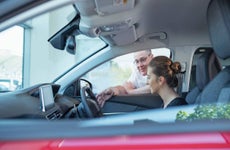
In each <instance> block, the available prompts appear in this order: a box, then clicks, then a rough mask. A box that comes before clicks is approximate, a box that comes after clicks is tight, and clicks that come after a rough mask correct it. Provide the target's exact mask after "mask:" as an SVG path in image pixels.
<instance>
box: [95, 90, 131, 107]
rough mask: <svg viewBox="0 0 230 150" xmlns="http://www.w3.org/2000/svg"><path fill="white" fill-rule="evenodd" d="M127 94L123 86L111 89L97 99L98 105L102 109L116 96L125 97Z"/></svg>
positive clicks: (103, 92) (100, 94)
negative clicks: (106, 102)
mask: <svg viewBox="0 0 230 150" xmlns="http://www.w3.org/2000/svg"><path fill="white" fill-rule="evenodd" d="M125 94H127V92H126V90H125V88H124V87H123V86H116V87H111V88H108V89H105V90H104V91H102V92H101V93H99V94H98V95H97V96H96V98H97V101H98V104H99V105H100V107H101V108H102V107H103V106H104V104H105V101H107V100H108V99H110V98H111V97H112V96H114V95H125Z"/></svg>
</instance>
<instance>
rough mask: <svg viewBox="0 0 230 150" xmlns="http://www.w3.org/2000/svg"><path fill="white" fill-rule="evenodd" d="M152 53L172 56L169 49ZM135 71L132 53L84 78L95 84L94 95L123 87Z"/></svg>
mask: <svg viewBox="0 0 230 150" xmlns="http://www.w3.org/2000/svg"><path fill="white" fill-rule="evenodd" d="M152 53H153V55H154V56H160V55H163V56H167V57H170V54H171V52H170V50H169V49H167V48H158V49H152ZM135 69H136V67H135V65H134V59H133V53H130V54H126V55H123V56H120V57H117V58H114V59H112V60H111V61H108V62H106V63H104V64H102V65H101V66H99V67H97V68H95V69H94V70H92V71H90V72H88V73H87V74H86V75H85V76H84V77H83V78H85V79H87V80H89V81H90V82H91V83H93V91H94V93H99V92H100V91H102V90H104V89H106V88H108V87H111V86H116V85H122V84H123V83H124V82H125V81H127V80H128V79H129V77H130V75H131V73H132V71H134V70H135ZM105 75H106V76H105ZM102 79H103V80H102Z"/></svg>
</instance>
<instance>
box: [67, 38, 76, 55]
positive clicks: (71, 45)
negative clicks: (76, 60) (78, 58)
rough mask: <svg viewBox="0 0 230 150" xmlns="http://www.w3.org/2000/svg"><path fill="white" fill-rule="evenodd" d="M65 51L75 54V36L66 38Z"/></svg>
mask: <svg viewBox="0 0 230 150" xmlns="http://www.w3.org/2000/svg"><path fill="white" fill-rule="evenodd" d="M65 49H66V51H67V52H68V53H70V54H73V55H74V54H75V53H76V39H75V36H73V35H70V36H69V37H68V38H67V41H66V48H65Z"/></svg>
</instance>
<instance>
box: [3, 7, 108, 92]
mask: <svg viewBox="0 0 230 150" xmlns="http://www.w3.org/2000/svg"><path fill="white" fill-rule="evenodd" d="M74 11H75V9H74V8H73V6H72V5H69V6H65V7H63V8H60V9H57V10H54V11H52V12H48V13H46V14H43V15H40V16H38V17H35V18H32V19H30V20H27V21H26V22H24V23H22V24H23V26H24V27H25V28H22V27H19V26H15V27H13V28H10V29H8V30H6V31H4V32H2V33H1V34H0V43H1V44H0V56H1V57H0V72H1V74H0V79H1V80H0V85H1V88H2V89H6V88H7V89H8V90H10V91H13V90H15V89H17V88H18V87H21V86H20V85H21V84H22V85H23V88H26V87H29V86H31V85H34V84H40V83H46V82H52V81H54V79H56V78H57V77H59V76H60V75H62V74H63V73H64V72H66V71H67V70H69V69H70V68H71V67H73V66H74V65H76V64H77V63H79V62H80V61H82V60H84V59H85V58H87V57H89V56H90V55H92V54H93V53H95V52H96V51H98V50H100V49H101V48H103V47H104V46H105V45H106V44H105V42H104V41H102V40H101V39H100V38H90V37H86V36H84V35H77V36H76V37H75V39H76V43H77V44H76V54H70V53H68V52H67V51H66V50H58V49H55V48H53V47H52V45H51V44H50V43H49V42H48V39H49V38H50V37H51V36H52V35H54V34H55V33H56V32H57V31H59V30H60V29H61V28H62V27H63V26H65V25H66V24H68V23H69V21H70V19H69V18H70V17H69V15H70V14H72V13H73V12H74ZM24 31H25V32H24ZM23 33H25V34H23ZM23 44H24V45H23ZM92 45H93V46H92ZM23 48H24V49H23ZM23 51H24V53H23ZM22 62H24V65H23V64H22ZM22 66H23V67H22Z"/></svg>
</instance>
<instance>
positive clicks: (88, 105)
mask: <svg viewBox="0 0 230 150" xmlns="http://www.w3.org/2000/svg"><path fill="white" fill-rule="evenodd" d="M86 93H87V94H88V95H89V97H90V98H87V96H86ZM81 99H82V104H83V107H84V109H85V112H86V115H87V116H88V117H89V118H95V117H100V116H102V112H101V108H100V106H99V104H98V102H97V99H96V97H95V95H94V94H93V92H92V90H91V88H89V87H87V86H84V87H82V88H81Z"/></svg>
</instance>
